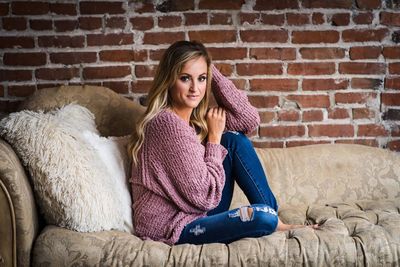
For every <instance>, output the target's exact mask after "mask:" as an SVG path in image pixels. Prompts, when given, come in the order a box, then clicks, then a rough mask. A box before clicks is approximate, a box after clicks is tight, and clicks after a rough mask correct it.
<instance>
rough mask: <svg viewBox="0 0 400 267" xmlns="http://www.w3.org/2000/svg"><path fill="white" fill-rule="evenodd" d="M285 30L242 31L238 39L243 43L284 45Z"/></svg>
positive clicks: (286, 35) (286, 36) (285, 38)
mask: <svg viewBox="0 0 400 267" xmlns="http://www.w3.org/2000/svg"><path fill="white" fill-rule="evenodd" d="M288 38H289V37H288V32H287V31H286V30H242V31H240V39H242V41H243V42H250V43H251V42H256V43H261V42H267V43H286V42H287V40H288Z"/></svg>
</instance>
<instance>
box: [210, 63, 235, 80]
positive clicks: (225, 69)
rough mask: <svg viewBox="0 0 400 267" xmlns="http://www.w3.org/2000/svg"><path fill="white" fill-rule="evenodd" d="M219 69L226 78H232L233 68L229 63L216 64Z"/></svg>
mask: <svg viewBox="0 0 400 267" xmlns="http://www.w3.org/2000/svg"><path fill="white" fill-rule="evenodd" d="M214 65H215V66H216V67H217V69H218V70H219V71H220V72H221V73H222V74H223V75H224V76H225V77H230V76H231V75H232V73H233V66H232V65H231V64H227V63H225V64H224V63H214Z"/></svg>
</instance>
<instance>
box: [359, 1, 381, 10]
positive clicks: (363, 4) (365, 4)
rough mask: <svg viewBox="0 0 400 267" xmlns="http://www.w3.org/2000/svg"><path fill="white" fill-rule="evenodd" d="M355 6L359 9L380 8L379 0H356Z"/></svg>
mask: <svg viewBox="0 0 400 267" xmlns="http://www.w3.org/2000/svg"><path fill="white" fill-rule="evenodd" d="M356 5H357V7H358V8H360V9H376V8H380V7H381V0H356Z"/></svg>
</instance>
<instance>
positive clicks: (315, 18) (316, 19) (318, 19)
mask: <svg viewBox="0 0 400 267" xmlns="http://www.w3.org/2000/svg"><path fill="white" fill-rule="evenodd" d="M311 20H312V23H313V24H316V25H321V24H324V23H325V18H324V14H323V13H319V12H317V13H313V14H312V18H311Z"/></svg>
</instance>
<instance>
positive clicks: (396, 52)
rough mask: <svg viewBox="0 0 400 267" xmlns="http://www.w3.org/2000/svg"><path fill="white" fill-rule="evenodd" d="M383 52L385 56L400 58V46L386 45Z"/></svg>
mask: <svg viewBox="0 0 400 267" xmlns="http://www.w3.org/2000/svg"><path fill="white" fill-rule="evenodd" d="M382 54H383V56H384V57H385V58H390V59H396V58H400V47H399V46H391V47H384V48H383V52H382Z"/></svg>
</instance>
